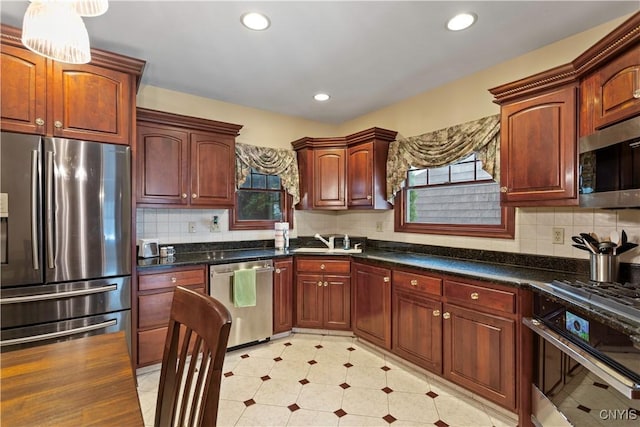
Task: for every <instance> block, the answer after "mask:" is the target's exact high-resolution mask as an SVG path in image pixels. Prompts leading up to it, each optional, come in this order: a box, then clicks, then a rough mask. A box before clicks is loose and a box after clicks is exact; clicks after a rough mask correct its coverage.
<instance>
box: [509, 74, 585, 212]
mask: <svg viewBox="0 0 640 427" xmlns="http://www.w3.org/2000/svg"><path fill="white" fill-rule="evenodd" d="M576 97H577V86H576V84H569V85H566V86H564V87H561V88H559V89H556V90H553V91H551V92H548V93H544V94H541V95H538V96H536V97H533V98H530V99H524V100H519V101H515V102H511V103H508V104H505V105H503V106H502V109H501V121H500V125H501V129H500V134H501V143H500V170H501V176H500V183H501V186H502V188H501V191H502V193H501V202H502V203H503V204H504V205H507V206H531V205H543V204H549V205H572V204H577V200H578V199H577V189H576V164H577V137H576V131H577V111H576Z"/></svg>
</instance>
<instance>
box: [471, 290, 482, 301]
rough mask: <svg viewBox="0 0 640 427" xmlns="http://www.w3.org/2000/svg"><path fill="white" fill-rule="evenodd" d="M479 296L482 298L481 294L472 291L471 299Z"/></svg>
mask: <svg viewBox="0 0 640 427" xmlns="http://www.w3.org/2000/svg"><path fill="white" fill-rule="evenodd" d="M478 298H480V295H478V293H477V292H471V299H472V300H477V299H478Z"/></svg>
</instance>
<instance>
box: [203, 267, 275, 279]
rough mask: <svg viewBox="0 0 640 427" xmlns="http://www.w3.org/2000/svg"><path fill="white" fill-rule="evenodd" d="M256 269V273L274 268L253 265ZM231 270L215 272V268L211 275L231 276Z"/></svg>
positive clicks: (266, 271)
mask: <svg viewBox="0 0 640 427" xmlns="http://www.w3.org/2000/svg"><path fill="white" fill-rule="evenodd" d="M253 269H254V270H255V271H256V274H258V273H268V272H271V271H273V270H274V268H273V267H254V268H253ZM234 271H236V270H233V271H223V272H217V271H215V270H211V275H212V276H216V277H231V276H233V272H234Z"/></svg>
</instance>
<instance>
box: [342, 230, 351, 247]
mask: <svg viewBox="0 0 640 427" xmlns="http://www.w3.org/2000/svg"><path fill="white" fill-rule="evenodd" d="M350 246H351V243H350V242H349V235H348V234H345V235H344V240H343V241H342V248H343V249H344V250H348V249H349V247H350Z"/></svg>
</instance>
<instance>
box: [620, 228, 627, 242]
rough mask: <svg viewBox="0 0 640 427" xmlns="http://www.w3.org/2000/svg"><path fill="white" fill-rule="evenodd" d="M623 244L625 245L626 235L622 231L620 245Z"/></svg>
mask: <svg viewBox="0 0 640 427" xmlns="http://www.w3.org/2000/svg"><path fill="white" fill-rule="evenodd" d="M625 243H627V233H625V231H624V230H622V233H621V234H620V245H624V244H625Z"/></svg>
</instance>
